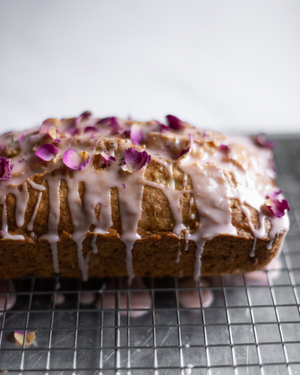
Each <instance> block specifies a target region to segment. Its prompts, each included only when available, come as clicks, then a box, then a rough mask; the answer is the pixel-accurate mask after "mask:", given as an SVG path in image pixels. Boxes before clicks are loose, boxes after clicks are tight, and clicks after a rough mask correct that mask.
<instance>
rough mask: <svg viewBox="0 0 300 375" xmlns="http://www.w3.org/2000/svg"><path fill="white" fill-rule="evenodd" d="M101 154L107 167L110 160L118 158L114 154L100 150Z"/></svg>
mask: <svg viewBox="0 0 300 375" xmlns="http://www.w3.org/2000/svg"><path fill="white" fill-rule="evenodd" d="M100 155H101V156H102V158H103V161H104V164H105V166H106V167H108V166H109V162H113V161H116V160H117V159H116V158H115V157H114V156H112V155H108V154H106V153H105V152H100Z"/></svg>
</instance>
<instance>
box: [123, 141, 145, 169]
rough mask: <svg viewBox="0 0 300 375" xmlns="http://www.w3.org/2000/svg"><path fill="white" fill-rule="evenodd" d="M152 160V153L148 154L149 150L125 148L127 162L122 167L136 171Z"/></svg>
mask: <svg viewBox="0 0 300 375" xmlns="http://www.w3.org/2000/svg"><path fill="white" fill-rule="evenodd" d="M150 161H151V155H148V153H147V151H142V152H140V151H137V150H135V149H134V148H132V147H130V148H128V149H127V150H125V164H124V165H122V167H121V168H122V169H123V171H127V172H129V173H136V172H138V171H139V170H140V169H142V168H143V167H144V166H145V165H146V164H148V163H150Z"/></svg>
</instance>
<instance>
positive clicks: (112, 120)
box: [97, 116, 121, 134]
mask: <svg viewBox="0 0 300 375" xmlns="http://www.w3.org/2000/svg"><path fill="white" fill-rule="evenodd" d="M97 124H99V125H104V126H109V127H110V128H111V130H112V133H113V134H118V133H119V132H120V130H121V128H120V126H119V124H118V119H117V117H114V116H112V117H105V118H103V119H101V120H99V121H98V122H97Z"/></svg>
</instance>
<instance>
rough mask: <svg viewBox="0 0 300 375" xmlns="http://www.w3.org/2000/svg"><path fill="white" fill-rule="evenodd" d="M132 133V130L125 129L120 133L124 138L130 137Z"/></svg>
mask: <svg viewBox="0 0 300 375" xmlns="http://www.w3.org/2000/svg"><path fill="white" fill-rule="evenodd" d="M130 133H131V131H130V130H124V131H123V132H122V133H120V135H121V136H123V137H124V138H130Z"/></svg>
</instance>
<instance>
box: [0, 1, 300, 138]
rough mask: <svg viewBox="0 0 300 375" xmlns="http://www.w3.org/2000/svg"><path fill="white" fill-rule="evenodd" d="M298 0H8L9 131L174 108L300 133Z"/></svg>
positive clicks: (2, 38)
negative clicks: (84, 115) (58, 120)
mask: <svg viewBox="0 0 300 375" xmlns="http://www.w3.org/2000/svg"><path fill="white" fill-rule="evenodd" d="M299 67H300V1H299V0H295V1H293V0H282V1H280V0H270V1H266V0H251V1H250V0H249V1H246V0H244V1H242V0H238V1H232V0H226V1H225V0H218V1H214V0H207V1H201V0H180V1H177V0H105V1H104V0H51V1H44V0H18V1H17V0H0V127H1V131H6V130H11V129H23V128H26V127H31V126H33V125H36V124H39V123H41V121H42V120H43V119H45V118H47V117H62V116H74V115H78V114H79V113H80V112H82V111H83V110H87V109H89V110H92V112H93V113H94V115H96V116H109V115H116V116H119V117H123V116H128V115H131V116H132V117H133V118H135V119H150V118H153V117H154V118H157V119H163V117H164V115H166V114H168V113H172V114H174V115H177V116H178V117H181V118H182V119H183V120H187V121H190V122H191V123H193V124H196V125H199V126H201V127H209V128H214V129H217V130H221V131H228V132H234V131H237V132H239V133H243V132H244V133H245V132H246V133H247V132H254V131H266V132H271V133H274V132H300V126H299V125H300V74H299Z"/></svg>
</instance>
